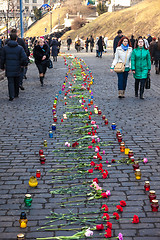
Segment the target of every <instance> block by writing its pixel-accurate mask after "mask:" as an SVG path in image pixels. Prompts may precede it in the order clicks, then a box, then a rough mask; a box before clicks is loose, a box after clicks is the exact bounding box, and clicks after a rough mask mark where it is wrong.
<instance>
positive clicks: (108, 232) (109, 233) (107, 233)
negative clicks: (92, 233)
mask: <svg viewBox="0 0 160 240" xmlns="http://www.w3.org/2000/svg"><path fill="white" fill-rule="evenodd" d="M105 232H106V234H105V235H104V236H105V237H106V238H111V237H112V231H111V229H110V228H108V229H107V230H105Z"/></svg>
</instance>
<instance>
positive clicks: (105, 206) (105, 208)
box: [101, 204, 108, 212]
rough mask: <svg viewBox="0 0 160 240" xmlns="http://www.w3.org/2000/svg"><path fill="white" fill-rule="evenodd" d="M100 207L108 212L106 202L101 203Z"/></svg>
mask: <svg viewBox="0 0 160 240" xmlns="http://www.w3.org/2000/svg"><path fill="white" fill-rule="evenodd" d="M101 209H102V210H104V211H105V212H108V206H107V205H106V204H103V205H102V207H101Z"/></svg>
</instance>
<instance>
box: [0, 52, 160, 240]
mask: <svg viewBox="0 0 160 240" xmlns="http://www.w3.org/2000/svg"><path fill="white" fill-rule="evenodd" d="M71 53H74V54H76V56H80V57H82V58H83V59H84V60H85V62H86V63H87V64H88V65H89V67H90V69H91V70H92V72H93V76H94V78H95V84H94V86H93V92H94V99H95V103H96V104H97V105H98V106H100V108H101V110H102V112H103V113H104V114H105V115H106V116H107V118H108V119H109V123H110V124H111V123H112V122H116V123H117V125H118V128H121V129H122V131H123V136H124V141H125V143H126V146H128V147H129V148H132V149H133V151H134V153H135V158H136V159H138V158H139V157H140V158H143V157H147V158H148V160H149V163H148V164H147V165H143V164H141V171H142V179H141V180H140V181H138V182H137V181H135V177H134V173H133V170H132V167H131V166H127V165H121V166H118V167H113V168H111V169H110V170H109V171H110V176H111V177H110V179H109V181H107V183H104V187H106V188H109V189H110V190H111V192H112V195H111V197H110V201H111V202H112V201H115V202H116V201H117V202H116V203H118V201H119V200H121V198H123V200H126V202H127V207H126V208H125V210H124V212H123V219H122V220H121V221H120V222H119V223H114V224H113V235H114V236H117V234H118V233H119V232H122V233H123V235H124V239H125V240H159V239H160V213H159V212H158V213H153V212H151V208H150V203H149V200H148V196H147V195H148V194H146V192H144V189H143V186H144V181H146V180H149V181H150V184H151V189H152V190H155V191H156V195H157V199H160V179H159V175H160V150H159V149H160V121H159V119H160V113H159V109H160V96H159V93H160V87H159V78H160V77H159V76H157V75H155V74H154V71H153V70H152V74H151V78H152V88H151V90H146V92H145V100H144V101H143V100H140V99H137V98H135V97H134V80H133V77H132V76H131V75H130V76H129V80H128V86H127V91H126V98H125V99H122V100H120V99H118V98H117V77H116V74H114V73H110V71H109V67H110V64H111V61H112V55H111V53H110V51H109V53H107V54H105V55H104V56H103V58H102V59H97V58H96V57H95V53H84V52H82V53H78V54H77V53H75V51H74V50H71ZM66 71H67V68H66V66H64V61H63V59H62V57H59V58H58V62H57V63H55V64H54V69H53V70H48V72H47V74H46V79H45V83H44V87H43V88H42V87H41V86H40V83H39V80H38V71H37V69H36V67H35V65H34V64H33V65H31V66H30V67H29V71H28V74H27V76H28V79H27V80H25V81H24V87H25V91H21V92H20V97H19V99H15V100H14V101H13V102H9V101H8V91H7V81H6V80H3V81H1V82H0V91H1V96H0V106H1V115H0V122H1V130H0V139H1V152H0V161H1V166H0V179H1V186H0V191H1V196H0V198H1V201H0V219H1V222H0V232H1V233H0V239H16V236H17V234H18V233H20V232H23V233H25V234H26V239H30V240H32V239H35V238H36V237H50V236H53V234H54V233H53V232H52V231H50V232H45V231H44V230H39V231H37V228H39V227H42V226H44V224H45V222H46V219H45V217H46V216H49V215H50V212H51V211H54V210H55V212H65V210H64V209H62V208H60V206H59V207H57V206H56V205H55V203H56V201H58V200H59V199H57V198H56V197H55V198H54V197H53V196H51V194H50V190H52V187H53V184H51V180H52V176H53V174H52V173H49V172H48V171H49V170H50V169H52V168H58V165H57V164H56V159H55V158H54V157H53V153H52V150H53V148H54V147H55V142H54V141H53V140H50V139H49V138H48V131H49V130H50V126H51V124H52V111H51V110H52V105H53V101H54V97H55V94H56V93H57V92H58V91H59V90H60V88H61V86H62V82H63V81H64V77H65V73H66ZM58 114H59V113H58ZM99 135H100V137H101V138H102V139H103V141H106V142H107V141H110V140H112V141H114V140H115V136H114V134H113V133H112V131H111V130H106V128H104V127H101V128H100V130H99ZM44 139H47V141H48V148H47V150H45V155H46V158H47V161H46V164H45V165H44V166H42V165H40V162H39V155H38V151H39V149H40V148H41V147H42V145H43V144H42V143H43V140H44ZM57 139H58V136H57ZM55 141H57V140H56V138H55ZM107 153H108V154H107V158H108V160H109V161H111V159H112V158H114V159H116V160H118V159H119V145H118V144H117V143H116V142H115V144H113V146H111V147H110V148H109V149H108V152H107ZM37 169H40V170H41V172H42V178H41V180H39V184H38V187H37V188H35V189H31V188H30V187H29V185H28V181H29V178H30V176H32V175H35V172H36V170H37ZM115 170H116V172H115ZM26 193H30V194H32V197H33V203H32V207H31V208H30V209H29V210H28V209H26V208H25V206H24V196H25V194H26ZM22 210H25V211H26V213H27V218H28V227H27V228H26V229H20V227H19V222H18V221H19V216H20V213H21V211H22ZM134 214H137V215H138V216H139V217H140V223H139V224H135V225H134V224H131V223H129V220H128V219H131V218H132V217H133V215H134ZM63 234H64V232H63ZM66 234H67V233H66ZM61 235H62V233H61ZM93 239H94V238H93ZM97 239H98V238H95V239H94V240H97ZM101 239H102V237H101Z"/></svg>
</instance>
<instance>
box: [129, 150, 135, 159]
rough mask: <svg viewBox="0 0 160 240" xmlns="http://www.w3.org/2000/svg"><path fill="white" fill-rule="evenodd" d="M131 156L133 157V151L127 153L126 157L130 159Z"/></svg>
mask: <svg viewBox="0 0 160 240" xmlns="http://www.w3.org/2000/svg"><path fill="white" fill-rule="evenodd" d="M132 156H134V154H133V151H132V150H130V151H129V153H128V157H129V158H130V157H132Z"/></svg>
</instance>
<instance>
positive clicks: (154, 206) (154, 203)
mask: <svg viewBox="0 0 160 240" xmlns="http://www.w3.org/2000/svg"><path fill="white" fill-rule="evenodd" d="M151 208H152V212H158V208H159V204H158V200H157V199H154V200H152V203H151Z"/></svg>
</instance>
